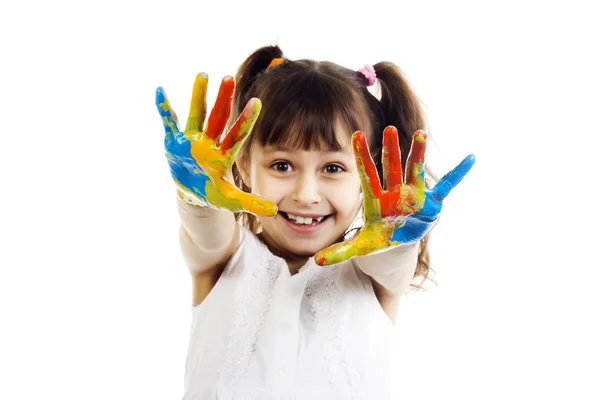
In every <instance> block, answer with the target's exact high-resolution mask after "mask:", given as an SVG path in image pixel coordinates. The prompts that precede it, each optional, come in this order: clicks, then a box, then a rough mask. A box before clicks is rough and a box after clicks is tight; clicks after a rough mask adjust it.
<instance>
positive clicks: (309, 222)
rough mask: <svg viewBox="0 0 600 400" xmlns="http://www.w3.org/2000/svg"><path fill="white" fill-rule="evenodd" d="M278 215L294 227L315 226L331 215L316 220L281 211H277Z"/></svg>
mask: <svg viewBox="0 0 600 400" xmlns="http://www.w3.org/2000/svg"><path fill="white" fill-rule="evenodd" d="M279 214H281V215H282V216H283V217H284V218H285V219H287V220H288V221H289V222H291V223H293V224H294V225H298V226H316V225H319V224H322V223H323V222H324V221H325V220H327V218H329V217H330V216H331V214H330V215H324V216H320V217H317V218H315V217H301V216H299V215H293V214H288V213H286V212H283V211H279Z"/></svg>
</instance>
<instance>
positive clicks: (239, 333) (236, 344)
mask: <svg viewBox="0 0 600 400" xmlns="http://www.w3.org/2000/svg"><path fill="white" fill-rule="evenodd" d="M279 272H280V271H279V268H278V265H277V260H274V259H273V257H270V254H269V252H268V250H266V249H262V251H261V254H260V262H259V264H258V268H254V269H252V270H251V271H245V273H244V276H243V277H240V279H241V280H243V282H244V284H243V285H241V287H240V288H239V292H238V297H239V298H237V299H236V301H237V303H238V307H237V308H236V311H235V313H234V315H233V321H232V329H231V332H230V335H229V341H228V344H227V347H226V351H225V356H224V358H223V361H222V362H221V367H220V368H219V370H218V373H219V376H220V383H221V384H223V385H226V386H229V385H233V384H235V383H236V382H238V381H239V380H240V379H242V378H243V377H245V375H246V372H247V370H248V366H249V365H250V361H251V360H252V356H253V355H254V353H255V352H256V341H257V337H258V333H259V332H260V331H261V329H262V326H263V323H264V320H265V318H266V316H267V313H268V311H269V308H270V304H271V298H272V296H273V287H274V286H275V282H276V281H277V278H278V276H279Z"/></svg>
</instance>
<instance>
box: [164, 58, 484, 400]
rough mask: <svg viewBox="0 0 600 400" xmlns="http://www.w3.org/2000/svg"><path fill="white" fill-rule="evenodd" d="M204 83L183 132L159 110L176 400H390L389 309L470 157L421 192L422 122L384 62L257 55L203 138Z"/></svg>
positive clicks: (203, 80)
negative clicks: (181, 391) (171, 267)
mask: <svg viewBox="0 0 600 400" xmlns="http://www.w3.org/2000/svg"><path fill="white" fill-rule="evenodd" d="M376 80H378V81H379V84H380V86H381V99H377V98H376V97H374V96H373V95H371V93H370V92H369V91H368V90H367V86H370V85H373V84H374V83H375V82H376ZM207 82H208V77H207V76H206V74H200V75H198V77H197V79H196V82H195V85H194V90H193V94H192V102H191V107H190V114H189V117H188V121H187V125H186V128H185V131H184V132H180V131H179V128H178V123H177V118H176V116H175V114H174V113H173V111H172V110H171V108H170V105H169V102H168V100H167V98H166V96H165V94H164V92H163V90H162V88H159V89H158V90H157V97H156V103H157V106H158V110H159V112H160V114H161V116H162V118H163V122H164V126H165V130H166V137H165V146H166V155H167V158H168V161H169V165H170V168H171V172H172V175H173V178H174V181H175V183H176V185H177V188H178V205H179V207H178V210H179V215H180V217H181V221H182V224H181V230H180V240H181V248H182V252H183V255H184V257H185V260H186V262H187V265H188V267H189V269H190V272H191V275H192V282H193V302H192V306H193V307H192V327H191V332H190V342H189V349H188V356H187V361H186V376H185V396H184V399H388V398H390V396H391V395H390V387H391V382H390V379H391V377H390V360H389V354H390V348H389V346H390V339H391V337H392V333H393V329H392V328H393V325H394V323H395V318H396V313H397V309H398V303H399V300H400V297H401V296H402V294H403V292H404V291H405V290H406V289H407V288H408V287H409V285H410V284H411V282H412V280H413V279H414V278H416V277H422V278H423V279H424V278H426V277H427V273H428V270H429V265H428V253H427V240H426V237H427V236H426V234H427V233H428V231H429V230H430V228H431V227H432V225H433V224H434V223H435V221H436V220H437V217H438V215H439V213H440V211H441V204H442V203H441V202H442V200H443V199H444V198H445V197H446V196H447V195H448V193H449V192H450V190H451V189H452V188H453V187H454V186H455V185H456V184H458V182H460V180H461V179H462V177H463V176H464V175H465V174H466V173H467V172H468V171H469V169H470V168H471V166H472V165H473V163H474V157H473V156H468V157H467V158H465V160H464V161H463V162H462V163H461V164H460V165H459V166H458V167H456V168H455V169H454V170H453V171H452V172H451V173H449V174H447V175H446V176H445V177H444V178H442V179H441V180H440V181H439V182H438V184H437V185H436V186H435V187H434V188H433V189H431V190H429V189H426V188H425V169H424V153H425V146H426V139H427V136H426V134H425V133H424V132H423V131H422V130H420V129H423V128H424V123H423V121H424V119H423V116H422V113H421V109H420V107H419V103H418V100H417V98H416V97H415V95H414V94H413V93H412V91H411V90H410V89H409V86H408V85H407V83H406V81H405V80H404V79H403V77H402V76H401V74H400V72H399V70H398V68H397V67H396V66H395V65H393V64H391V63H379V64H376V65H375V66H374V67H370V66H365V68H363V69H361V70H359V71H352V70H349V69H346V68H343V67H341V66H339V65H336V64H333V63H330V62H316V61H311V60H298V61H292V60H289V59H285V58H283V55H282V52H281V50H280V48H279V47H277V46H267V47H263V48H260V49H258V50H256V51H255V52H254V53H253V54H252V55H250V56H249V57H248V59H247V60H246V61H245V62H244V63H243V64H242V65H241V67H240V69H239V71H238V73H237V76H236V79H235V80H234V79H233V78H232V77H225V78H224V79H223V81H222V84H221V87H220V90H219V94H218V96H217V101H216V105H215V108H214V109H213V111H212V112H211V114H210V117H209V119H208V123H207V124H206V126H204V121H205V116H206V104H205V103H206V88H207ZM234 82H237V87H235V84H234ZM232 97H233V98H232ZM259 99H260V100H259ZM232 102H233V104H232ZM232 107H233V110H234V113H233V115H234V116H236V115H239V118H238V119H237V120H234V119H231V120H229V126H230V127H231V128H230V129H229V133H228V134H227V135H226V136H225V137H224V138H223V139H222V140H219V139H220V137H221V134H222V132H223V131H224V129H225V127H226V125H227V123H228V119H229V117H230V114H231V108H232ZM262 108H264V112H262V113H261V109H262ZM396 128H397V129H396ZM359 129H360V130H361V131H358V130H359ZM252 130H253V131H254V133H253V134H252V135H250V132H251V131H252ZM355 131H356V132H355ZM353 132H355V133H354V134H353V135H352V136H351V134H352V133H353ZM413 133H414V135H413ZM246 139H247V140H246ZM382 143H383V146H382ZM369 149H371V150H372V151H371V154H372V155H373V158H374V159H375V160H377V161H378V163H377V164H375V163H374V162H373V159H372V158H371V154H370V152H369ZM409 150H410V152H409ZM380 159H381V162H380V161H379V160H380ZM403 165H404V166H405V167H406V168H405V171H406V174H405V175H406V176H405V177H404V176H403V175H404V174H403V172H402V166H403ZM381 180H382V181H383V183H384V187H382V186H381V183H380V182H381ZM232 182H235V184H237V187H236V185H234V183H232ZM238 187H239V188H241V190H240V189H238ZM384 189H385V190H384ZM259 196H260V197H259ZM361 209H362V216H363V220H364V226H362V228H361V229H360V230H359V231H357V232H355V233H354V234H353V235H352V237H351V238H350V239H348V240H344V238H345V237H346V234H348V233H351V232H349V227H351V226H352V225H353V223H354V222H355V219H356V217H357V216H358V214H359V211H361ZM325 265H326V266H327V267H323V266H325Z"/></svg>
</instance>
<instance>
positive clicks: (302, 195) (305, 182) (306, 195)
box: [292, 174, 321, 205]
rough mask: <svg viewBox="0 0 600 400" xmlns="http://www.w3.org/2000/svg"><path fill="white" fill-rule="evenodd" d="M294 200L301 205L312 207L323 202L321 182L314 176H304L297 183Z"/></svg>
mask: <svg viewBox="0 0 600 400" xmlns="http://www.w3.org/2000/svg"><path fill="white" fill-rule="evenodd" d="M292 199H293V200H294V201H295V202H297V203H300V204H305V205H310V204H316V203H319V202H320V201H321V195H320V193H319V180H318V178H317V177H316V176H314V175H313V174H302V175H301V176H299V177H298V179H297V181H296V187H295V190H294V194H293V196H292Z"/></svg>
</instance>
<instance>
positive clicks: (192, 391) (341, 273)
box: [183, 228, 394, 400]
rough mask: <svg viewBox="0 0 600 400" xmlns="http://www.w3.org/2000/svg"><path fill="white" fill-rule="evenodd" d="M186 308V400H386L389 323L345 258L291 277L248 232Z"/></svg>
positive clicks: (369, 286) (367, 285)
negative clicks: (205, 291) (204, 292)
mask: <svg viewBox="0 0 600 400" xmlns="http://www.w3.org/2000/svg"><path fill="white" fill-rule="evenodd" d="M240 236H241V237H240V245H239V247H238V249H237V250H236V252H235V253H234V255H233V256H232V258H231V259H230V261H229V263H228V264H227V266H226V267H225V269H224V271H223V273H222V275H221V277H220V278H219V280H218V282H217V284H216V285H215V287H214V288H213V290H212V291H211V292H210V294H209V295H208V297H207V298H206V299H205V300H204V301H203V302H202V303H201V304H200V305H198V306H197V307H193V308H192V326H191V331H190V341H189V346H188V355H187V360H186V372H185V395H184V397H183V399H184V400H200V399H207V400H208V399H210V400H213V399H219V400H229V399H236V400H238V399H239V400H244V399H248V400H250V399H252V400H270V399H278V400H292V399H294V400H304V399H307V400H308V399H310V400H314V399H357V400H358V399H369V400H373V399H377V400H385V399H390V398H391V393H390V392H391V376H390V374H391V367H390V366H391V360H390V356H391V342H390V341H391V339H392V336H393V332H394V326H393V325H392V323H391V322H390V320H389V319H388V317H387V315H386V314H385V313H384V311H383V310H382V309H381V306H380V305H379V302H378V301H377V298H376V297H375V293H374V292H373V287H372V284H371V283H370V281H369V278H368V277H367V276H366V275H365V274H363V273H362V272H361V271H360V269H359V268H358V267H357V266H356V265H355V263H354V262H353V261H352V260H350V261H347V262H344V263H341V264H337V265H334V266H332V267H327V268H323V267H319V266H317V265H316V264H315V263H314V261H312V258H311V259H310V261H309V262H307V264H306V265H304V266H303V267H302V268H301V269H300V271H299V272H298V273H297V274H295V275H291V274H290V272H289V269H288V266H287V264H286V263H285V261H284V260H283V259H282V258H279V257H277V256H274V255H273V254H272V253H271V252H270V251H269V250H268V248H267V247H266V246H265V245H264V244H263V243H262V242H261V241H260V240H259V239H258V238H257V237H256V236H255V235H254V234H253V233H251V232H250V231H248V230H247V229H245V228H242V229H241V235H240Z"/></svg>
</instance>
